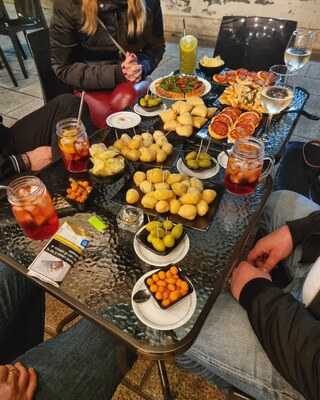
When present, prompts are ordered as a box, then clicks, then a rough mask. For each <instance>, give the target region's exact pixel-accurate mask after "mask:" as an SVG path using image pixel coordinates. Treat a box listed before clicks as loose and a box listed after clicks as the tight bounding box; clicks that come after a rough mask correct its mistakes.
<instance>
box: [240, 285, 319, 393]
mask: <svg viewBox="0 0 320 400" xmlns="http://www.w3.org/2000/svg"><path fill="white" fill-rule="evenodd" d="M240 303H241V305H242V306H243V307H244V308H245V309H246V310H247V312H248V317H249V320H250V323H251V325H252V327H253V329H254V331H255V333H256V335H257V337H258V339H259V341H260V342H261V344H262V346H263V348H264V350H265V352H266V353H267V355H268V357H269V359H270V361H271V362H272V364H273V365H274V367H275V368H276V369H277V370H278V371H279V372H280V373H281V375H282V376H283V377H284V378H285V379H286V380H287V381H288V382H289V383H290V384H291V385H292V386H293V387H294V388H295V389H296V390H298V391H299V392H300V393H302V394H303V396H304V397H305V398H306V399H308V400H318V399H319V398H320V321H318V320H317V319H315V318H314V317H313V315H312V314H311V313H310V312H309V311H308V309H306V308H305V306H304V305H303V304H302V303H300V302H298V301H297V300H295V299H294V298H293V297H292V296H291V295H290V294H285V293H284V292H282V290H281V289H279V288H277V287H276V286H274V284H273V283H272V282H270V281H268V280H265V279H261V278H259V279H255V280H252V281H250V282H249V283H248V284H247V285H246V286H245V287H244V288H243V290H242V292H241V296H240Z"/></svg>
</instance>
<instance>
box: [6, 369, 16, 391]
mask: <svg viewBox="0 0 320 400" xmlns="http://www.w3.org/2000/svg"><path fill="white" fill-rule="evenodd" d="M6 367H7V369H8V376H7V383H8V384H9V385H11V386H13V387H17V386H18V380H19V371H18V370H17V369H16V368H15V367H14V366H13V365H6Z"/></svg>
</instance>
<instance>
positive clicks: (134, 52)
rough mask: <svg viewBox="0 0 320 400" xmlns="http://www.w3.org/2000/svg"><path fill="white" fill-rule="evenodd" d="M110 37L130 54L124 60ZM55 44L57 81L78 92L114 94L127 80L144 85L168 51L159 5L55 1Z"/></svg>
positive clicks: (143, 0) (126, 0)
mask: <svg viewBox="0 0 320 400" xmlns="http://www.w3.org/2000/svg"><path fill="white" fill-rule="evenodd" d="M103 25H104V26H105V27H106V28H107V30H108V33H107V32H106V31H105V29H104V28H103ZM110 35H111V36H112V37H113V38H114V39H115V40H116V41H117V42H118V43H119V44H120V45H121V46H122V47H123V48H124V49H125V51H126V52H127V53H126V57H125V58H124V59H121V57H120V55H119V52H118V50H117V48H116V47H115V45H114V44H113V42H112V39H111V38H110ZM50 43H51V63H52V67H53V69H54V71H55V73H56V75H57V77H58V78H59V79H60V80H61V81H63V82H65V83H67V84H68V85H70V86H71V87H73V88H76V89H84V90H101V89H113V88H114V87H115V86H116V85H117V84H119V83H121V82H124V81H126V80H127V81H130V82H132V83H136V82H139V81H140V80H142V79H143V78H144V77H145V76H147V75H149V74H150V73H151V72H152V71H153V70H154V69H155V68H156V66H157V65H158V64H159V62H160V60H161V58H162V55H163V53H164V50H165V42H164V33H163V22H162V13H161V6H160V1H159V0H82V1H81V0H68V1H66V0H55V1H54V7H53V17H52V21H51V28H50Z"/></svg>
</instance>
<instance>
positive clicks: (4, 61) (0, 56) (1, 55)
mask: <svg viewBox="0 0 320 400" xmlns="http://www.w3.org/2000/svg"><path fill="white" fill-rule="evenodd" d="M0 59H1V62H2V64H3V66H4V67H5V69H6V70H7V72H8V74H9V76H10V79H11V81H12V83H13V84H14V86H18V82H17V80H16V77H15V76H14V73H13V71H12V69H11V67H10V64H9V62H8V60H7V58H6V55H5V54H4V52H3V50H2V48H1V47H0ZM2 64H1V68H2Z"/></svg>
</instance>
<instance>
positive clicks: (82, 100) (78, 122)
mask: <svg viewBox="0 0 320 400" xmlns="http://www.w3.org/2000/svg"><path fill="white" fill-rule="evenodd" d="M85 94H86V92H85V91H84V90H83V91H82V93H81V101H80V107H79V112H78V118H77V125H78V126H80V121H81V115H82V110H83V102H84V95H85Z"/></svg>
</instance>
